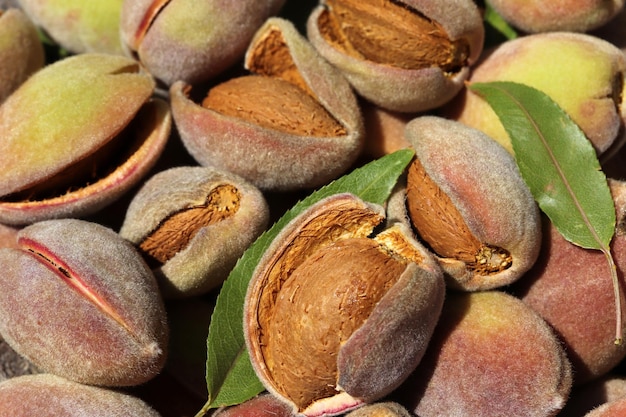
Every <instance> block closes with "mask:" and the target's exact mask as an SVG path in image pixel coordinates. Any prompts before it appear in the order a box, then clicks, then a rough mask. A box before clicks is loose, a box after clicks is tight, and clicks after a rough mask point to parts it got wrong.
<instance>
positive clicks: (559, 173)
mask: <svg viewBox="0 0 626 417" xmlns="http://www.w3.org/2000/svg"><path fill="white" fill-rule="evenodd" d="M470 88H471V89H472V90H473V91H475V92H476V93H477V94H479V95H480V96H482V97H483V98H484V99H485V100H486V101H487V102H488V103H489V105H490V106H491V107H492V108H493V110H494V111H495V113H496V114H497V115H498V118H499V119H500V121H501V122H502V125H503V126H504V129H505V130H506V132H507V133H508V135H509V137H510V139H511V144H512V146H513V152H514V153H515V160H516V162H517V165H518V167H519V169H520V172H521V174H522V177H523V178H524V181H525V182H526V184H527V185H528V187H529V188H530V190H531V192H532V194H533V196H534V198H535V200H536V201H537V203H538V204H539V207H540V208H541V210H542V211H543V212H544V213H545V214H546V215H547V216H548V217H549V218H550V220H551V221H552V224H553V225H554V226H555V227H556V228H557V230H558V231H559V232H560V233H561V235H563V237H564V238H565V239H567V240H568V241H570V242H572V243H574V244H576V245H578V246H581V247H583V248H587V249H596V250H600V251H602V253H603V254H604V256H605V257H606V260H607V263H608V265H609V270H610V274H611V280H612V282H613V291H614V299H615V344H617V345H619V344H621V343H622V311H621V310H622V308H621V297H620V282H619V280H618V277H617V269H616V266H615V262H614V260H613V256H612V255H611V250H610V243H611V240H612V239H613V235H614V233H615V223H616V213H615V203H614V201H613V197H612V195H611V191H610V189H609V186H608V183H607V179H606V176H605V175H604V173H603V172H602V171H601V169H600V163H599V161H598V158H597V155H596V151H595V150H594V148H593V146H592V145H591V142H590V141H589V140H588V139H587V137H586V136H585V134H584V133H583V132H582V130H581V129H580V127H578V125H577V124H576V123H574V121H573V120H572V119H571V118H570V117H569V116H568V114H567V113H566V112H565V111H564V110H563V109H562V108H561V107H559V105H558V104H557V103H555V102H554V101H553V100H552V99H551V98H550V97H549V96H548V95H546V94H545V93H543V92H541V91H539V90H537V89H535V88H532V87H530V86H527V85H524V84H518V83H513V82H506V81H499V82H491V83H474V84H471V85H470Z"/></svg>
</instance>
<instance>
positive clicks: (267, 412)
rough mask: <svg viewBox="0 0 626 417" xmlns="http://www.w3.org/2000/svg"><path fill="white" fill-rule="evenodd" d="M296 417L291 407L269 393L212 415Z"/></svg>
mask: <svg viewBox="0 0 626 417" xmlns="http://www.w3.org/2000/svg"><path fill="white" fill-rule="evenodd" d="M263 416H273V417H296V416H297V414H294V412H293V410H292V409H291V407H289V406H288V405H287V404H285V403H284V402H283V401H280V400H279V399H278V398H276V397H274V396H273V395H271V394H267V393H266V394H261V395H259V396H258V397H254V398H252V399H250V400H248V401H245V402H243V403H241V404H238V405H235V406H232V407H226V408H223V409H221V410H218V411H217V412H216V413H215V414H214V417H263Z"/></svg>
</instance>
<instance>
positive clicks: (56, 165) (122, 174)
mask: <svg viewBox="0 0 626 417" xmlns="http://www.w3.org/2000/svg"><path fill="white" fill-rule="evenodd" d="M154 87H155V83H154V80H153V79H152V77H150V76H149V75H148V74H145V73H142V72H141V71H140V69H139V66H138V64H137V63H136V62H135V61H133V60H131V59H128V58H125V57H121V56H115V55H105V54H81V55H76V56H72V57H69V58H66V59H63V60H61V61H57V62H55V63H54V64H51V65H49V66H47V67H45V68H43V69H42V70H40V71H38V72H37V73H36V74H34V75H33V76H32V77H30V78H29V79H28V80H27V81H26V82H25V83H24V84H22V85H21V86H20V88H19V89H18V90H16V91H15V92H14V93H13V94H12V95H11V96H10V97H9V98H8V99H7V100H6V101H5V102H4V103H3V104H2V106H0V130H1V131H2V132H4V136H3V138H2V141H1V142H0V165H2V170H1V171H0V222H3V223H6V224H17V225H19V224H28V223H34V222H36V221H41V220H46V219H50V218H58V217H78V216H84V215H87V214H92V213H94V212H96V211H98V210H100V209H101V208H103V207H105V206H106V205H108V204H110V203H112V202H113V201H115V200H116V199H118V198H119V197H120V196H122V195H123V194H124V193H125V192H126V191H128V190H129V189H130V188H131V187H132V186H134V185H135V184H137V183H138V182H139V180H141V179H142V178H143V176H144V175H145V174H146V173H147V172H148V170H149V169H150V168H152V166H153V165H154V164H155V162H156V160H157V158H158V157H159V156H160V155H161V152H162V151H163V148H164V146H165V143H166V142H167V139H168V138H169V134H170V128H171V117H170V113H169V108H168V105H167V103H166V102H165V101H163V100H160V99H151V95H152V94H153V91H154Z"/></svg>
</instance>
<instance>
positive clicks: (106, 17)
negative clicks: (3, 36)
mask: <svg viewBox="0 0 626 417" xmlns="http://www.w3.org/2000/svg"><path fill="white" fill-rule="evenodd" d="M122 1H123V0H101V1H88V2H86V1H81V0H19V4H20V6H21V7H22V8H23V9H24V11H25V12H26V14H27V15H28V16H29V17H30V18H31V19H32V20H33V22H35V24H36V25H37V26H39V27H41V28H42V29H44V30H45V31H46V33H47V34H48V35H49V36H50V37H51V38H52V39H54V41H56V42H57V43H58V44H59V45H60V46H62V47H63V48H65V49H67V50H68V51H71V52H73V53H86V52H89V53H92V52H98V53H106V54H116V55H122V54H123V53H124V51H123V49H122V43H121V41H120V36H119V33H120V12H121V10H122Z"/></svg>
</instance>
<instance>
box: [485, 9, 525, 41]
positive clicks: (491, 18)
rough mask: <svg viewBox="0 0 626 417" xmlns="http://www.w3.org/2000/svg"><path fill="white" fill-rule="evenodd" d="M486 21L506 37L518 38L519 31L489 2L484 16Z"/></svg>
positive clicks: (509, 38)
mask: <svg viewBox="0 0 626 417" xmlns="http://www.w3.org/2000/svg"><path fill="white" fill-rule="evenodd" d="M483 20H484V21H485V23H487V24H488V25H489V26H490V27H492V28H494V29H495V30H496V31H497V32H498V33H499V34H500V35H502V36H504V38H505V39H508V40H511V39H515V38H517V32H516V31H515V29H513V27H511V25H509V23H508V22H507V21H506V20H504V18H503V17H502V16H501V15H500V14H499V13H498V12H496V11H495V10H494V8H493V7H492V6H491V5H490V4H489V3H486V4H485V14H484V17H483Z"/></svg>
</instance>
